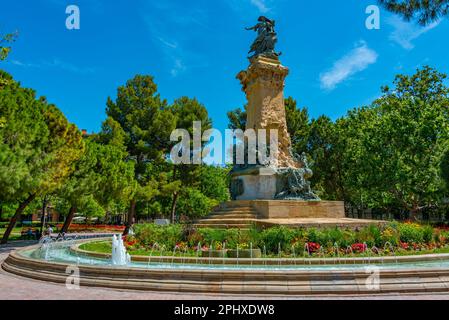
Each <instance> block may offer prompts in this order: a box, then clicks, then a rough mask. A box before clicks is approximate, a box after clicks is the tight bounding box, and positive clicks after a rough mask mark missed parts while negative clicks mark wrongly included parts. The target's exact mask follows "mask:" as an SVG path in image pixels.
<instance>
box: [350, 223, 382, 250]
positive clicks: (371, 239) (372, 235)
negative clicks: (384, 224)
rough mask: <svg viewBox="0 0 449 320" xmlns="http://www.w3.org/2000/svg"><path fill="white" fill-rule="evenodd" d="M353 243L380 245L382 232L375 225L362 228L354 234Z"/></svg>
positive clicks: (371, 245)
mask: <svg viewBox="0 0 449 320" xmlns="http://www.w3.org/2000/svg"><path fill="white" fill-rule="evenodd" d="M353 242H354V243H366V245H367V246H368V247H373V246H377V247H379V246H382V234H381V232H380V230H379V228H378V227H377V226H376V225H369V226H367V227H364V228H362V229H361V230H359V232H356V233H355V235H354V241H353Z"/></svg>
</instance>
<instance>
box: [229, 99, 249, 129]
mask: <svg viewBox="0 0 449 320" xmlns="http://www.w3.org/2000/svg"><path fill="white" fill-rule="evenodd" d="M244 110H245V111H242V109H240V108H237V109H235V110H232V111H229V112H228V113H227V116H228V120H229V124H228V128H229V129H232V130H236V129H240V130H243V131H245V129H246V117H247V113H246V105H245V107H244Z"/></svg>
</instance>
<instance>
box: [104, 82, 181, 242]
mask: <svg viewBox="0 0 449 320" xmlns="http://www.w3.org/2000/svg"><path fill="white" fill-rule="evenodd" d="M106 113H107V115H108V116H109V117H110V118H112V119H113V120H115V121H116V122H117V123H118V124H120V127H121V128H122V129H123V131H124V133H125V145H126V151H127V152H128V155H129V158H128V159H129V160H130V161H134V162H135V165H134V178H135V180H136V181H137V183H138V185H137V191H136V192H135V193H134V197H132V198H131V199H130V205H129V210H128V219H127V220H128V221H127V225H126V229H125V231H124V234H125V235H126V234H128V232H129V229H130V227H131V226H132V224H133V223H134V219H135V209H136V203H137V201H141V200H147V199H148V197H147V196H150V195H152V194H153V191H154V187H155V184H154V181H153V180H151V179H150V177H149V176H148V175H147V174H146V172H147V170H148V165H151V164H158V163H161V162H164V161H165V156H166V154H167V153H168V150H169V148H170V134H171V132H172V131H173V130H174V129H175V126H176V118H175V116H174V115H173V114H172V112H171V110H170V108H168V106H167V102H166V101H165V100H162V99H161V98H160V95H159V94H158V93H157V86H156V84H155V83H154V81H153V77H151V76H142V75H137V76H135V77H134V78H133V79H131V80H129V81H127V83H126V84H125V86H121V87H119V88H118V89H117V98H116V100H115V101H112V100H111V99H110V98H108V101H107V108H106Z"/></svg>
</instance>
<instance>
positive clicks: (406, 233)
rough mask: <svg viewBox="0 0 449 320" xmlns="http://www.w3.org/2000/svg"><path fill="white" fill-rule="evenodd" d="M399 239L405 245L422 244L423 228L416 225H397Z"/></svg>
mask: <svg viewBox="0 0 449 320" xmlns="http://www.w3.org/2000/svg"><path fill="white" fill-rule="evenodd" d="M397 228H398V231H399V238H400V240H401V241H402V242H406V243H422V242H423V241H424V228H423V227H421V226H420V225H418V224H413V223H402V224H398V227H397Z"/></svg>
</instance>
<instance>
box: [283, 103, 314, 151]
mask: <svg viewBox="0 0 449 320" xmlns="http://www.w3.org/2000/svg"><path fill="white" fill-rule="evenodd" d="M285 113H286V120H287V128H288V133H289V134H290V138H291V141H292V149H293V151H294V152H295V153H297V154H301V153H302V152H305V151H306V150H307V142H308V141H307V140H308V137H309V131H310V125H309V113H308V111H307V108H303V109H298V107H297V103H296V100H294V99H293V98H292V97H288V98H287V99H285Z"/></svg>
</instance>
